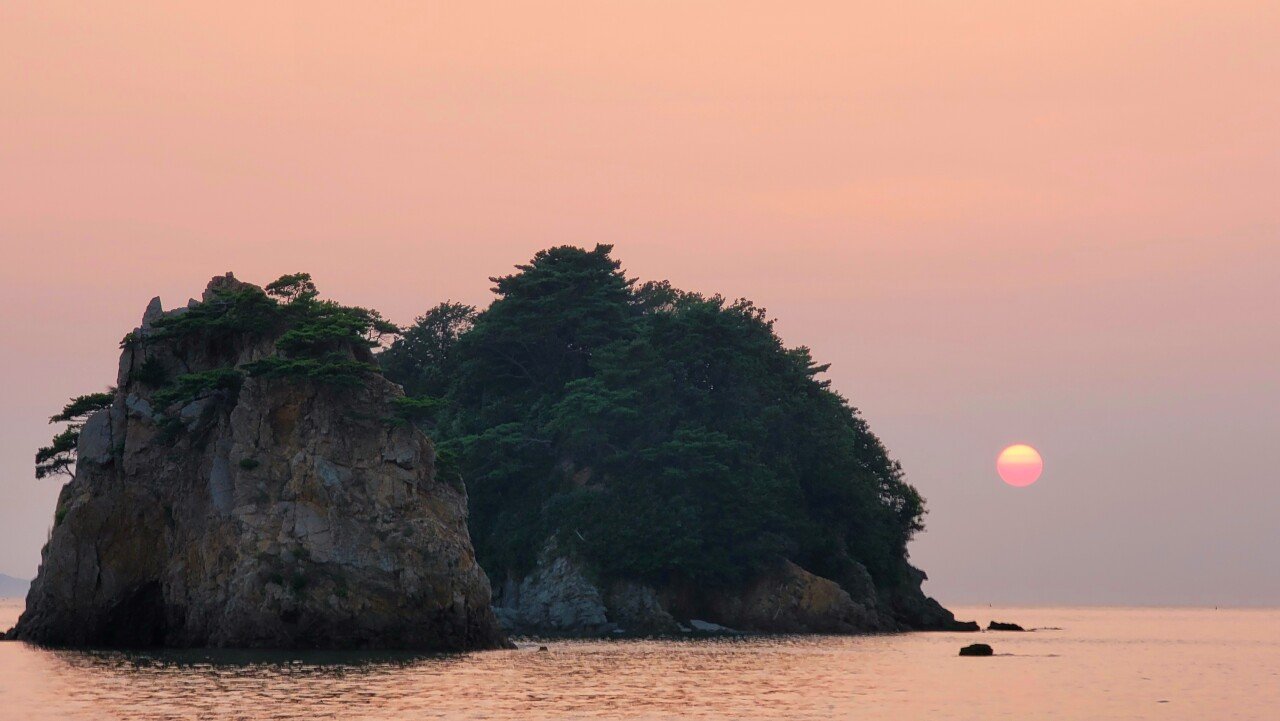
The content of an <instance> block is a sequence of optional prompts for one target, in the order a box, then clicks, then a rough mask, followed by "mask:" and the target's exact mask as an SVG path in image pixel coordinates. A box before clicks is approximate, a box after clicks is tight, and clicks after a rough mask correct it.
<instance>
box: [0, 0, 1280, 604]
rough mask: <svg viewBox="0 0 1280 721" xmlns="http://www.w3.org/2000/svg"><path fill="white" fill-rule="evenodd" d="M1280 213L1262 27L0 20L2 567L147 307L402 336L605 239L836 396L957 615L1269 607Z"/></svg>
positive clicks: (390, 17) (368, 12)
mask: <svg viewBox="0 0 1280 721" xmlns="http://www.w3.org/2000/svg"><path fill="white" fill-rule="evenodd" d="M1278 190H1280V3H1276V2H1272V1H1269V0H1268V1H1261V0H1260V1H1259V2H1224V1H1223V0H1205V1H1204V2H1178V1H1176V0H1161V1H1160V2H1130V1H1123V0H1109V1H1107V2H1081V1H1079V0H1074V1H1072V2H1062V3H1052V4H1050V3H1043V2H1028V1H1027V0H1011V1H1010V2H981V1H975V0H964V1H963V2H961V1H959V0H957V1H955V2H945V3H944V2H935V3H909V2H897V3H865V4H861V3H857V4H855V3H849V2H829V3H796V2H786V3H783V2H778V3H771V4H760V3H748V2H743V1H742V0H734V1H733V2H725V3H698V2H688V1H685V0H682V1H681V2H628V3H612V2H602V1H601V0H590V1H588V2H581V3H507V4H501V5H499V4H494V5H487V4H484V3H480V2H475V1H474V0H469V1H468V2H458V3H448V4H442V5H434V4H433V5H427V4H426V3H419V2H404V3H390V2H382V3H367V2H364V3H350V4H349V5H339V4H335V3H327V2H315V1H314V0H311V1H309V2H298V3H260V2H252V3H230V2H219V3H201V4H199V5H198V6H197V5H196V4H185V3H165V4H159V3H143V4H138V5H135V6H133V7H129V4H128V3H123V2H111V3H80V2H76V3H65V2H51V1H50V0H37V1H33V2H23V1H18V0H7V1H6V2H4V3H0V243H3V250H4V254H3V262H2V263H0V304H2V310H0V353H2V355H0V375H2V377H3V378H4V391H5V393H4V395H5V398H4V403H3V404H0V424H2V425H0V430H2V431H3V432H2V433H0V496H2V501H0V572H5V573H9V574H12V575H16V576H22V577H27V578H29V577H31V576H32V575H34V573H35V570H36V566H37V564H38V562H39V549H40V546H41V545H42V544H43V542H44V540H45V535H46V532H47V529H48V527H49V525H50V524H51V521H52V514H53V505H54V500H55V497H56V495H57V492H58V485H59V484H58V482H57V481H50V480H45V481H40V482H37V481H36V480H35V479H34V477H33V474H32V470H31V466H32V463H31V458H32V454H33V452H34V449H35V448H36V447H37V446H38V445H40V444H42V443H43V442H45V441H47V440H48V438H49V437H50V435H51V433H52V431H53V429H52V428H51V427H50V426H48V425H46V424H45V420H46V419H47V417H48V416H49V415H50V414H52V413H53V412H55V411H56V410H57V409H58V408H59V407H60V405H61V403H62V402H63V401H65V399H66V398H67V397H68V396H71V395H73V394H78V393H84V392H89V391H94V390H98V389H101V388H103V387H105V386H106V385H108V384H109V383H111V382H112V381H113V380H114V375H115V368H116V359H117V354H118V350H117V347H116V344H117V342H118V341H119V339H120V338H121V336H123V335H124V334H125V333H126V332H127V331H128V330H130V329H131V328H132V327H134V325H136V324H137V322H138V320H139V319H140V317H141V314H142V310H143V308H144V306H145V305H146V303H147V301H148V299H150V298H151V297H152V296H154V295H160V296H162V297H163V298H164V300H165V304H166V306H172V305H174V304H178V303H182V302H184V301H185V300H186V299H187V298H188V297H189V296H192V295H197V294H198V293H199V291H200V290H201V289H202V288H203V286H204V283H205V282H206V281H207V280H208V278H209V277H210V276H212V275H214V274H217V273H222V272H225V271H227V270H234V271H235V272H236V273H237V274H238V275H239V276H240V277H242V278H245V279H249V280H254V281H258V282H266V281H268V280H271V279H273V278H275V277H276V276H278V275H280V274H282V273H285V272H290V271H295V270H307V271H310V272H311V273H313V274H314V275H315V278H316V280H317V282H318V283H319V285H320V287H321V290H322V291H324V292H326V293H327V294H329V295H330V296H332V297H335V298H337V299H339V300H342V301H345V302H353V303H359V304H362V305H370V306H374V307H377V308H380V309H381V310H383V311H384V312H385V313H386V314H388V315H389V316H390V317H391V318H392V319H394V320H397V321H401V322H407V321H409V320H411V319H412V318H413V316H414V315H416V314H417V313H419V312H421V311H423V310H425V309H426V308H428V307H429V306H431V305H433V304H435V303H437V302H438V301H440V300H443V299H446V298H452V299H455V300H462V301H467V302H472V303H480V304H483V303H486V302H487V300H488V298H489V293H488V288H489V286H490V284H489V283H488V281H487V280H486V278H487V277H488V276H490V275H496V274H500V273H503V272H506V271H507V270H509V269H510V267H511V266H512V265H513V264H515V263H518V262H522V261H525V260H527V259H528V258H529V256H531V255H532V253H533V252H534V251H536V250H537V249H539V248H542V247H545V246H548V245H553V244H561V243H572V244H578V245H587V246H589V245H592V244H594V243H597V242H609V243H614V244H615V245H616V250H615V253H616V255H617V256H618V257H619V258H621V259H622V260H623V262H624V264H625V266H626V268H627V269H628V271H630V273H631V274H632V275H635V276H639V277H641V278H644V279H657V278H668V279H670V280H671V281H672V282H673V283H675V284H676V285H678V286H681V287H684V288H688V289H693V290H699V291H707V292H717V291H718V292H722V293H724V294H726V295H729V296H747V297H750V298H752V299H754V300H756V301H757V302H759V303H760V304H762V305H764V306H765V307H767V308H768V309H769V310H770V311H771V313H772V314H773V315H775V316H776V317H777V318H778V319H779V321H778V328H779V330H780V332H781V333H782V335H783V337H784V338H785V339H786V340H787V342H788V343H791V344H796V345H799V344H804V345H808V346H810V347H811V348H813V350H814V353H815V355H816V356H817V357H818V358H819V359H821V360H823V361H829V362H831V363H832V364H833V365H832V368H831V373H830V377H831V378H832V379H833V381H834V383H835V386H836V387H837V388H838V389H839V390H841V391H842V392H844V393H846V394H847V395H848V396H850V397H851V398H852V400H853V401H854V403H855V404H856V405H858V406H859V407H860V408H862V409H863V411H864V412H865V414H866V416H867V418H868V419H869V420H870V422H871V424H872V428H874V429H875V430H876V431H877V432H878V433H879V434H880V436H881V437H882V438H883V439H884V441H885V443H886V444H887V445H888V446H889V448H890V450H891V451H892V452H893V453H894V454H895V455H896V456H897V457H898V458H899V459H901V461H902V463H903V464H904V466H905V467H906V470H907V473H908V476H909V477H910V479H911V480H912V481H913V482H914V483H915V484H916V485H917V487H918V488H919V489H920V490H921V491H922V493H923V494H924V495H925V496H926V498H927V499H928V500H929V507H930V511H931V512H930V515H929V517H928V525H929V530H928V531H927V532H926V533H925V534H924V535H923V536H921V537H920V538H919V539H918V540H917V541H916V542H915V543H914V545H913V547H912V556H913V558H914V559H915V561H916V562H918V563H919V564H920V565H922V566H923V567H924V568H925V569H926V570H927V571H928V572H929V574H930V576H931V578H932V580H931V581H930V582H929V583H928V584H927V585H926V590H928V591H930V592H931V593H933V594H934V595H936V596H938V597H939V598H940V599H941V600H943V601H944V602H952V603H958V602H984V601H992V602H1024V601H1034V602H1108V603H1125V602H1135V603H1136V602H1141V603H1193V602H1194V603H1208V604H1227V603H1241V602H1244V603H1271V604H1276V603H1280V563H1277V562H1276V560H1275V557H1274V554H1275V553H1276V551H1277V547H1278V545H1280V530H1277V525H1276V521H1277V518H1280V483H1278V481H1280V472H1278V471H1277V467H1278V464H1277V462H1278V461H1280V441H1278V440H1277V434H1278V432H1280V368H1278V366H1280V290H1278V289H1280V202H1278V201H1280V199H1278V197H1277V191H1278ZM1014 442H1027V443H1031V444H1033V445H1035V446H1036V447H1038V448H1039V449H1040V451H1041V452H1042V453H1043V455H1044V458H1045V465H1046V469H1045V473H1044V476H1043V477H1042V478H1041V479H1040V481H1039V482H1038V483H1037V484H1036V485H1034V486H1032V487H1030V488H1026V489H1013V488H1009V487H1006V486H1004V485H1003V484H1002V483H1001V482H1000V481H999V479H998V478H997V476H996V474H995V469H994V463H995V456H996V454H997V452H998V451H999V450H1000V449H1001V448H1002V447H1003V446H1004V445H1007V444H1009V443H1014Z"/></svg>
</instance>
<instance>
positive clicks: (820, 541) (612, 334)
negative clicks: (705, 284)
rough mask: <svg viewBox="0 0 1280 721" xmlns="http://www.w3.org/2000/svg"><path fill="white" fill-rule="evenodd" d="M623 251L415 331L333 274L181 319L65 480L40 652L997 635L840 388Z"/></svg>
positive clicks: (234, 293)
mask: <svg viewBox="0 0 1280 721" xmlns="http://www.w3.org/2000/svg"><path fill="white" fill-rule="evenodd" d="M611 250H612V249H611V247H610V246H605V245H601V246H597V247H596V248H595V249H594V250H590V251H588V250H583V249H579V248H572V247H560V248H553V249H550V250H546V251H542V252H540V253H538V254H537V255H536V256H535V257H534V259H533V260H532V261H531V262H530V263H528V264H526V265H521V266H518V267H517V272H516V273H513V274H511V275H507V276H503V277H499V278H493V279H492V280H493V282H494V283H495V288H494V290H495V293H496V294H497V298H496V299H495V300H494V302H493V303H492V304H491V305H490V306H489V307H488V308H486V309H485V310H483V311H478V310H477V309H475V308H473V307H470V306H466V305H462V304H457V303H449V302H446V303H442V304H440V305H438V306H436V307H435V308H432V309H431V310H429V311H428V312H427V313H425V314H424V315H423V316H421V317H420V318H418V320H417V322H416V323H415V324H414V325H412V326H410V327H408V328H398V327H396V326H394V325H392V324H390V323H388V322H387V321H385V320H383V319H382V317H381V316H380V315H379V314H378V313H377V312H376V311H372V310H367V309H363V308H354V307H347V306H342V305H339V304H337V303H333V302H330V301H324V300H320V299H319V298H318V294H317V292H316V289H315V286H314V284H313V283H312V282H311V279H310V276H309V275H306V274H295V275H290V276H284V277H282V278H280V279H279V280H277V281H275V282H274V283H271V284H268V285H267V286H266V287H265V288H259V287H258V286H254V285H251V284H248V283H244V282H241V281H239V280H236V279H235V278H234V277H233V276H232V275H230V274H227V275H226V276H219V277H216V278H214V279H213V281H212V282H210V283H209V285H208V288H207V289H206V290H205V291H204V295H203V297H202V298H201V300H198V301H197V300H192V301H190V302H189V303H188V304H187V305H186V306H184V307H179V308H176V309H173V310H169V311H165V310H164V309H163V308H162V307H161V304H160V301H159V299H156V300H153V301H152V302H151V304H150V305H149V306H148V307H147V309H146V312H145V315H144V317H143V320H142V324H141V326H140V327H138V328H137V329H136V330H134V331H133V332H131V333H129V334H128V335H127V336H126V337H125V339H124V341H123V342H122V343H121V348H122V351H123V352H122V354H121V359H120V367H119V372H118V377H117V381H116V385H115V386H114V387H113V388H112V389H111V390H110V391H109V392H107V393H98V394H91V395H88V396H81V397H79V398H75V399H72V401H71V403H69V404H68V405H67V407H66V408H65V409H64V410H63V412H62V413H61V414H59V415H57V416H55V417H54V418H53V419H52V420H54V421H56V422H65V423H69V424H70V425H69V426H68V427H67V429H66V430H65V431H63V432H62V433H60V434H59V435H58V436H56V437H55V438H54V441H53V443H52V444H51V445H50V446H49V447H47V448H43V449H41V450H40V452H39V454H37V459H36V460H37V475H38V476H44V475H51V474H58V473H65V474H68V475H70V476H71V480H70V482H69V483H67V485H66V486H65V487H64V488H63V491H62V494H61V496H60V498H59V500H58V505H57V509H56V513H55V518H54V527H53V529H52V531H51V537H50V540H49V543H48V545H47V546H46V548H45V549H44V551H43V561H42V565H41V568H40V572H39V576H38V577H37V578H36V580H35V581H34V582H33V584H32V587H31V590H30V593H29V595H28V598H27V608H26V611H25V613H24V614H23V615H22V617H21V619H20V620H19V622H18V625H17V626H16V628H15V629H14V630H13V631H12V632H11V634H10V635H11V636H12V637H16V638H19V639H24V640H29V641H33V642H38V643H44V644H59V645H78V646H91V645H96V646H154V645H161V646H220V647H275V648H413V649H440V650H465V649H483V648H495V647H501V646H503V645H506V644H507V643H508V642H507V640H506V634H507V633H511V634H519V635H531V636H616V635H682V634H714V633H736V632H752V633H869V632H894V631H908V630H978V626H977V624H974V623H971V622H958V621H956V619H955V617H954V616H953V615H952V614H951V613H950V612H949V611H947V610H946V609H945V608H943V607H942V606H941V605H939V604H938V603H937V602H936V601H934V600H933V599H931V598H929V597H927V596H926V595H925V594H924V593H923V592H922V590H921V584H922V582H923V581H924V580H925V575H924V573H923V572H922V571H920V570H918V569H916V568H915V567H913V566H912V565H911V564H910V563H908V560H907V544H908V542H909V541H910V539H911V538H912V536H913V535H914V534H915V533H916V532H918V531H919V530H920V529H921V528H922V527H923V524H922V518H923V515H924V501H923V499H922V498H921V497H920V495H919V494H918V493H917V492H916V490H915V489H914V488H913V487H912V486H911V485H910V484H908V483H907V482H906V480H905V478H904V475H903V472H902V469H901V467H900V466H899V465H898V464H897V463H896V462H895V461H893V460H892V459H891V458H890V457H889V455H888V452H887V451H886V449H885V448H884V446H883V445H882V444H881V442H880V441H879V439H878V438H877V437H876V436H875V435H874V434H873V433H872V432H871V430H870V428H869V427H868V425H867V423H866V422H865V421H864V420H863V419H862V417H861V416H860V415H859V414H858V411H857V410H856V409H854V408H853V407H852V406H851V405H850V404H849V403H848V402H847V401H846V400H845V399H844V398H843V397H842V396H840V395H839V394H837V393H835V392H834V391H832V390H831V389H830V387H829V382H828V381H826V380H822V379H820V378H819V375H820V374H821V373H822V372H824V371H825V370H826V366H824V365H820V364H818V363H816V362H815V361H814V360H813V359H812V358H811V357H810V355H809V351H808V349H806V348H788V347H786V346H784V345H783V344H782V342H781V340H780V339H779V338H778V336H777V335H776V334H775V332H774V330H773V321H772V320H770V319H769V318H768V317H767V316H766V314H765V312H764V310H763V309H761V308H758V307H756V306H754V305H753V304H752V303H751V302H750V301H746V300H738V301H733V302H729V301H726V300H725V299H724V298H722V297H720V296H704V295H701V294H697V293H690V292H686V291H681V290H679V289H676V288H674V287H672V286H671V285H670V284H669V283H666V282H659V283H644V284H639V283H637V281H635V280H632V279H628V278H627V277H626V276H625V275H624V274H623V272H622V270H621V267H620V264H619V263H618V262H617V261H616V260H614V259H613V258H612V256H611ZM392 337H394V338H397V340H395V342H394V343H391V344H390V345H389V346H387V345H386V343H385V341H384V338H392ZM380 348H381V349H383V350H382V351H381V352H378V350H379V349H380ZM468 506H469V507H468ZM473 544H474V546H473ZM482 567H483V570H482ZM486 572H487V573H486ZM491 589H492V592H491Z"/></svg>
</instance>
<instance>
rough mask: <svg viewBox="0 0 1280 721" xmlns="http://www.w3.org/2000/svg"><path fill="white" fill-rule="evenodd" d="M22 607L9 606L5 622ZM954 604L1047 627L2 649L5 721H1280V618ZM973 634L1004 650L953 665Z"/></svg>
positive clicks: (4, 605) (0, 619)
mask: <svg viewBox="0 0 1280 721" xmlns="http://www.w3.org/2000/svg"><path fill="white" fill-rule="evenodd" d="M19 611H20V605H19V603H18V602H17V601H0V628H8V627H9V626H10V625H11V624H12V623H13V621H14V620H15V619H16V618H17V615H18V613H19ZM957 611H958V615H959V616H960V617H962V618H974V619H977V620H979V621H980V622H982V623H983V625H985V624H986V622H987V621H989V620H991V619H992V618H995V619H997V620H1011V621H1015V622H1018V623H1021V624H1023V625H1025V626H1035V627H1041V630H1037V631H1035V632H1033V633H1024V634H1017V633H980V634H950V633H938V634H934V633H924V634H906V635H898V636H868V637H859V638H848V637H782V638H753V639H744V640H726V641H618V642H595V641H591V642H550V643H547V646H548V647H549V650H547V651H545V652H540V651H538V650H537V646H536V645H530V644H521V648H520V649H519V650H516V651H493V652H486V653H475V654H468V655H457V656H415V655H399V654H397V655H368V654H363V655H360V654H350V655H348V654H314V653H235V652H215V653H211V652H182V653H147V654H136V653H129V654H126V653H118V652H91V651H48V650H42V649H37V648H34V647H30V646H27V645H25V644H19V643H0V718H3V719H215V718H236V719H241V718H243V719H307V720H308V721H310V720H311V719H330V718H332V719H433V718H444V719H454V718H457V719H470V718H475V719H573V718H628V719H642V718H697V719H831V718H836V719H846V718H847V719H898V720H902V719H930V720H934V721H936V720H945V719H1005V718H1007V719H1089V720H1097V719H1126V720H1133V719H1206V720H1214V721H1217V720H1221V719H1280V610H1275V609H1258V610H1239V609H1222V610H1215V609H1188V608H988V607H981V608H960V609H957ZM975 641H981V642H986V643H990V644H991V645H993V646H994V647H995V650H996V653H997V654H998V655H996V656H995V657H992V658H960V657H958V656H957V655H956V653H957V651H958V650H959V648H960V646H961V645H963V644H967V643H972V642H975Z"/></svg>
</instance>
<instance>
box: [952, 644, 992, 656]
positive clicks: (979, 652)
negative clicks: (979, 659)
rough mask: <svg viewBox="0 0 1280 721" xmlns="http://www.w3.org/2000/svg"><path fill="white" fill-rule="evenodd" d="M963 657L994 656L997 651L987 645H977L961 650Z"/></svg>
mask: <svg viewBox="0 0 1280 721" xmlns="http://www.w3.org/2000/svg"><path fill="white" fill-rule="evenodd" d="M960 655H961V656H993V655H995V651H992V650H991V647H990V646H988V645H987V644H985V643H975V644H973V645H970V646H965V647H964V648H962V649H960Z"/></svg>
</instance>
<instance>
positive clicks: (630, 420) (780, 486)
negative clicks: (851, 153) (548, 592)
mask: <svg viewBox="0 0 1280 721" xmlns="http://www.w3.org/2000/svg"><path fill="white" fill-rule="evenodd" d="M611 250H612V249H611V247H610V246H607V245H599V246H596V248H595V249H593V250H590V251H587V250H582V249H579V248H572V247H559V248H552V249H550V250H545V251H542V252H540V253H538V254H537V255H536V256H535V257H534V258H533V260H532V261H531V262H530V263H529V264H527V265H522V266H518V267H517V270H518V272H517V273H514V274H512V275H507V276H503V277H500V278H494V279H492V280H493V282H494V283H495V287H494V292H495V294H496V299H495V300H494V302H493V303H492V304H491V305H490V306H489V307H488V308H487V309H485V310H484V311H483V312H480V313H478V314H476V313H472V312H470V309H468V312H467V313H466V314H465V322H461V321H460V322H458V323H456V324H454V325H447V324H444V323H442V322H441V321H440V319H436V320H434V321H433V322H431V323H423V319H420V320H419V326H418V327H419V328H420V329H421V332H422V334H423V335H424V336H425V338H427V339H430V341H431V342H430V343H423V342H420V341H418V342H413V343H411V342H409V341H408V336H406V337H405V338H403V339H401V340H400V341H397V342H396V343H395V344H393V345H392V346H391V348H390V349H389V350H388V352H387V353H385V354H384V355H383V356H382V359H383V365H384V372H385V373H386V374H387V375H388V377H390V378H391V379H392V380H396V381H398V382H401V383H404V384H405V385H406V387H408V388H412V389H414V392H419V393H422V394H424V395H429V396H432V397H438V398H441V399H442V400H441V401H440V403H439V404H435V405H432V406H430V408H431V411H432V414H433V418H432V420H433V422H432V425H431V431H432V432H433V434H434V435H435V436H436V439H437V442H438V445H439V446H440V448H441V449H442V453H447V454H451V456H452V457H456V459H457V464H458V468H459V469H460V471H461V473H462V475H463V478H464V479H465V481H466V483H467V486H468V490H469V493H470V499H471V529H472V535H473V539H474V541H475V544H476V548H477V552H478V554H479V555H480V559H481V562H482V565H484V566H485V568H486V569H488V570H489V571H490V573H494V574H495V575H498V576H501V575H503V574H504V573H506V572H514V573H521V572H523V571H524V570H527V569H528V568H529V567H530V566H531V565H532V564H533V562H534V560H535V557H536V554H537V552H538V550H539V549H540V548H541V547H542V545H543V543H544V542H545V541H546V539H548V538H549V537H551V536H555V537H556V538H557V539H558V540H559V541H560V542H562V543H566V544H569V545H571V546H575V547H576V548H577V550H578V551H579V553H581V554H582V555H583V556H584V557H585V558H586V559H588V560H589V561H590V562H591V564H592V566H593V567H594V568H595V569H596V570H597V571H598V572H600V573H602V574H604V575H605V576H606V577H627V578H642V579H646V580H649V581H652V582H655V583H665V582H692V583H709V584H726V583H735V582H738V581H741V580H743V579H744V578H746V577H747V576H749V575H750V574H751V573H753V572H755V571H756V570H758V569H759V568H761V567H762V566H763V565H764V564H767V563H770V562H772V561H774V560H775V559H777V558H788V559H791V560H794V561H796V562H798V563H800V564H801V565H802V566H805V567H806V568H809V569H810V570H812V571H814V572H816V573H819V574H821V575H824V576H827V577H830V578H833V579H836V580H837V581H839V580H841V579H842V578H847V577H848V575H849V574H850V573H852V569H853V563H854V562H855V561H857V562H860V563H862V564H863V565H864V566H865V567H866V568H868V569H869V570H870V571H871V572H872V574H873V576H875V577H877V579H879V580H883V581H884V582H886V583H888V582H892V581H893V580H894V579H893V576H894V574H896V573H899V572H900V569H901V566H902V564H901V561H902V559H903V558H904V557H905V554H906V544H907V542H908V541H909V540H910V538H911V536H912V535H913V534H914V533H915V532H916V531H918V530H919V529H920V528H921V518H922V515H923V513H924V507H923V501H922V500H921V499H920V496H919V495H918V494H917V493H916V492H915V490H914V489H913V488H912V487H911V486H910V485H908V484H907V483H906V482H905V481H904V479H903V475H902V471H901V469H900V468H899V467H898V465H897V464H896V463H894V462H893V461H892V460H891V459H890V458H889V457H888V454H887V453H886V451H885V449H884V447H883V445H882V444H881V443H880V441H879V440H878V439H877V438H876V437H875V435H874V434H872V433H871V431H870V429H869V428H868V427H867V425H866V423H865V421H863V419H862V418H861V417H860V416H859V415H858V412H857V411H856V410H855V409H854V408H853V407H851V406H850V405H849V404H848V403H847V402H846V401H845V399H844V398H842V397H840V396H839V395H838V394H836V393H835V392H833V391H832V390H831V389H830V388H829V384H828V382H827V381H825V380H821V379H820V378H819V377H818V376H819V375H820V374H821V373H822V372H823V371H824V370H826V366H823V365H818V364H816V363H815V362H814V361H813V360H812V358H811V356H810V354H809V351H808V350H807V349H805V348H787V347H785V346H784V344H783V343H782V342H781V340H780V339H779V338H778V336H777V335H776V333H775V332H774V330H773V324H772V321H771V320H769V318H768V316H767V314H766V312H765V311H764V309H762V308H759V307H757V306H755V305H753V304H752V303H751V302H750V301H745V300H739V301H733V302H730V301H727V300H725V299H724V298H722V297H720V296H711V297H707V296H703V295H700V294H697V293H689V292H685V291H681V290H679V289H676V288H674V287H672V286H671V285H670V284H669V283H667V282H660V283H646V284H643V285H638V284H637V283H636V282H635V281H633V280H630V279H628V278H626V277H625V275H624V273H623V272H622V270H621V267H620V265H619V263H618V262H617V261H616V260H614V259H613V258H612V257H611ZM444 308H445V307H444V306H441V307H439V308H437V309H436V310H435V311H433V313H434V312H438V313H439V314H441V316H442V317H444V313H445V311H444V310H443V309H444ZM429 316H431V313H429V314H428V315H427V316H424V319H425V318H428V317H429ZM447 317H462V316H461V314H455V315H453V316H447ZM468 325H469V327H468ZM441 328H448V329H450V330H451V331H453V330H456V332H443V331H442V330H441ZM413 332H414V331H413V330H411V331H410V333H413ZM428 378H429V379H430V381H429V382H426V381H424V379H428Z"/></svg>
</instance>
